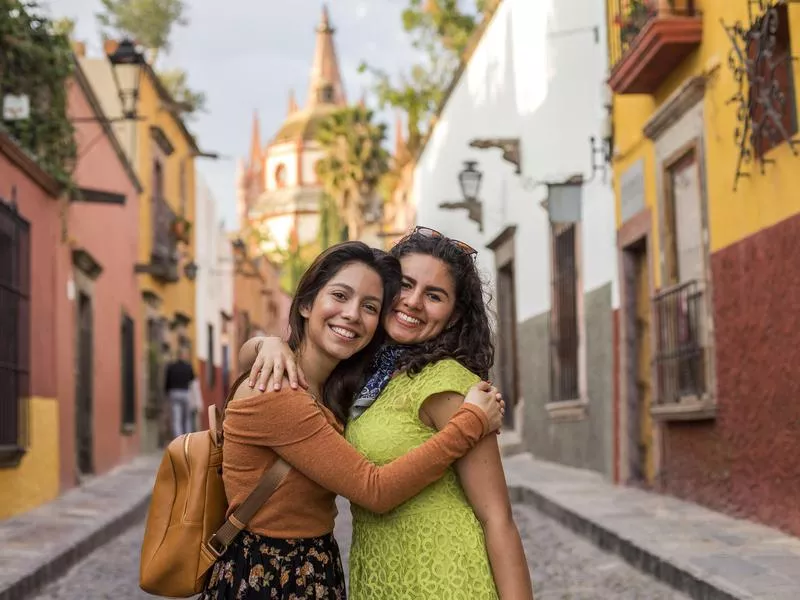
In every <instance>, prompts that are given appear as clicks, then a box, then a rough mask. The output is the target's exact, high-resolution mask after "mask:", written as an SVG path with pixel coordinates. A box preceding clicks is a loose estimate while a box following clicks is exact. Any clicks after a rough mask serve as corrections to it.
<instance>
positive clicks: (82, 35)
mask: <svg viewBox="0 0 800 600" xmlns="http://www.w3.org/2000/svg"><path fill="white" fill-rule="evenodd" d="M44 4H46V5H49V8H50V11H51V12H52V14H53V16H55V17H62V16H66V17H70V18H73V19H75V20H76V21H77V31H76V37H77V38H78V39H81V40H84V41H86V42H87V43H88V50H87V51H88V53H90V54H95V55H97V54H99V53H100V43H99V35H98V28H97V22H96V20H95V17H94V14H95V13H96V12H97V11H98V10H99V6H100V2H99V0H45V2H44ZM187 4H188V5H189V19H190V21H191V22H190V23H189V25H188V26H187V27H180V28H178V29H176V30H175V31H174V33H173V36H172V37H173V40H172V50H171V52H170V53H169V54H168V55H166V56H164V57H163V58H162V59H159V63H160V64H161V65H163V66H164V67H171V66H176V67H181V68H184V69H186V70H187V71H188V73H189V83H190V85H191V87H193V88H196V89H199V90H203V91H204V92H205V93H206V95H207V96H208V113H207V114H200V115H198V116H197V117H196V118H194V119H193V120H192V121H190V122H189V128H190V129H191V130H192V132H193V133H194V134H195V135H196V136H197V139H198V142H199V145H200V147H201V149H202V150H206V151H211V152H218V153H219V154H220V155H221V156H222V157H223V158H221V159H220V160H218V161H211V160H207V159H198V162H197V168H198V171H199V172H200V173H201V175H202V177H203V178H204V179H205V180H206V181H207V182H208V184H209V186H210V187H211V189H212V191H213V193H214V196H215V198H216V201H217V206H218V211H219V212H220V213H221V215H222V216H223V217H224V218H225V220H226V222H227V223H228V224H229V225H232V224H233V223H234V221H235V215H236V208H235V189H234V176H235V171H236V162H237V160H238V158H239V157H242V156H244V155H245V154H246V153H247V151H248V149H249V142H250V131H251V122H252V115H253V111H254V110H258V112H259V115H260V118H261V135H262V138H261V139H262V142H266V141H267V140H269V138H270V137H272V135H273V134H274V133H275V131H276V129H277V128H278V126H279V125H280V124H281V122H282V121H283V119H284V117H285V116H286V109H287V103H288V95H289V90H290V89H291V88H294V89H295V91H296V94H297V99H298V102H300V103H301V104H304V103H305V100H306V94H307V90H308V76H309V70H310V67H311V61H312V56H313V49H314V28H315V27H316V25H317V23H318V22H319V18H320V11H321V7H322V2H321V1H320V0H277V1H276V0H187ZM405 5H406V1H405V0H330V1H329V2H328V7H329V11H330V15H331V22H332V24H333V26H334V27H335V28H336V47H337V51H338V55H339V63H340V68H341V71H342V77H343V78H344V82H345V86H346V88H347V93H348V97H349V99H351V100H357V99H358V98H359V97H360V96H361V93H362V91H363V90H364V89H365V88H366V87H367V86H368V83H369V82H368V79H367V76H366V75H359V74H358V73H357V69H358V65H359V63H360V62H361V61H362V60H363V59H367V60H368V61H370V62H371V63H372V64H375V65H377V66H380V67H383V68H386V69H387V70H389V71H390V72H396V71H398V70H400V69H401V68H403V66H404V65H406V64H408V62H409V61H410V59H411V56H412V55H411V50H410V48H409V44H408V41H407V39H406V37H405V34H404V33H403V30H402V26H401V22H400V12H401V10H402V8H403V7H404V6H405ZM381 116H382V118H383V119H384V120H389V119H391V118H393V117H392V115H391V114H383V115H381ZM392 130H393V128H390V132H391V131H392Z"/></svg>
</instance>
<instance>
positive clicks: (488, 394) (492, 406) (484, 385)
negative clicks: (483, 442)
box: [464, 381, 506, 433]
mask: <svg viewBox="0 0 800 600" xmlns="http://www.w3.org/2000/svg"><path fill="white" fill-rule="evenodd" d="M464 403H465V404H474V405H475V406H477V407H478V408H480V409H481V410H482V411H483V412H485V413H486V417H487V418H488V419H489V431H497V432H498V433H499V432H500V428H501V427H502V426H503V415H504V414H505V412H506V403H505V401H504V400H503V395H502V394H501V393H500V392H499V391H498V390H497V388H496V387H494V386H493V385H492V384H491V383H489V382H488V381H480V382H478V383H476V384H475V385H473V386H472V387H471V388H469V391H467V395H466V396H465V397H464Z"/></svg>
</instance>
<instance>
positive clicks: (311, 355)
mask: <svg viewBox="0 0 800 600" xmlns="http://www.w3.org/2000/svg"><path fill="white" fill-rule="evenodd" d="M399 285H400V267H399V263H398V262H397V261H396V259H394V258H392V257H390V256H388V255H387V254H386V253H384V252H381V251H376V250H373V249H371V248H369V247H368V246H366V245H365V244H362V243H361V242H345V243H343V244H339V245H337V246H334V247H332V248H330V249H329V250H327V251H326V252H324V253H323V254H321V255H320V256H319V257H318V258H317V259H316V260H315V261H314V263H313V264H312V265H311V267H310V268H309V269H308V271H307V272H306V273H305V275H304V276H303V277H302V279H301V280H300V283H299V285H298V289H297V293H296V296H295V299H294V301H293V303H292V307H291V311H290V326H291V329H292V331H291V337H290V340H289V345H290V347H291V348H292V350H293V351H294V352H295V354H296V360H297V364H298V365H299V366H301V368H302V369H303V371H304V372H305V375H306V379H307V382H308V390H307V391H306V390H303V391H295V390H291V389H286V390H283V391H277V392H276V391H269V392H266V393H260V392H258V391H256V390H252V389H251V388H250V387H249V386H248V385H247V384H246V383H241V384H240V385H239V386H238V389H237V390H236V392H235V394H234V397H233V399H232V400H231V402H230V403H229V405H228V408H227V411H226V415H225V421H224V460H223V481H224V484H225V492H226V495H227V497H228V501H229V504H230V510H231V511H233V510H235V509H236V507H237V506H239V504H241V502H242V501H243V500H244V498H246V497H247V495H248V494H249V493H250V491H251V490H252V489H253V488H254V486H255V485H256V483H257V482H258V480H259V478H260V477H261V475H262V473H264V471H265V469H268V468H269V467H270V466H271V465H272V464H273V463H274V462H275V461H276V460H277V458H278V457H281V458H283V459H284V460H285V461H286V462H288V463H289V464H290V465H291V466H292V467H293V468H292V470H291V471H290V472H289V474H288V475H287V476H286V478H285V479H284V480H283V482H282V483H281V485H280V486H279V487H278V488H277V490H276V491H275V493H274V494H273V495H272V496H271V497H270V499H269V500H268V501H267V502H266V503H265V504H264V506H263V507H262V508H261V509H260V510H259V512H258V513H257V514H256V515H255V517H254V518H253V519H252V520H251V521H250V523H248V525H247V528H246V530H245V531H243V532H242V534H241V535H240V536H239V537H238V538H237V539H236V540H234V542H233V544H231V545H230V546H229V547H228V549H227V550H226V552H225V553H224V554H223V556H222V557H221V559H220V560H219V561H218V562H217V564H216V565H215V566H214V568H213V571H212V574H211V577H210V578H209V582H208V585H207V587H206V589H205V591H204V592H203V594H202V595H201V600H223V599H224V600H256V599H258V600H261V599H263V600H267V599H273V598H278V599H287V598H293V599H297V600H300V599H306V598H314V599H343V598H344V597H345V585H344V575H343V571H342V565H341V560H340V557H339V550H338V547H337V545H336V541H335V540H334V538H333V535H332V533H331V532H332V531H333V525H334V517H335V515H336V508H335V503H334V500H335V497H336V494H341V495H343V496H345V497H347V498H349V499H350V500H352V501H353V502H356V503H358V504H359V505H361V506H365V507H368V508H369V509H370V510H372V511H375V512H378V513H380V512H386V511H388V510H390V509H392V508H394V507H395V506H397V505H399V504H401V503H402V502H404V501H405V500H408V499H409V498H411V497H412V496H414V495H415V494H417V493H418V492H419V491H421V490H422V489H423V488H424V487H425V486H426V485H428V484H430V483H432V482H433V481H436V480H437V479H438V478H440V477H441V476H442V475H443V474H444V473H445V471H446V470H447V468H448V467H449V466H450V464H452V463H453V462H454V461H455V460H457V459H458V458H460V457H461V456H463V455H464V454H466V453H467V452H468V451H469V450H470V449H471V448H472V447H474V446H475V444H477V442H478V441H479V440H480V439H482V438H483V437H484V436H486V435H488V434H489V433H490V432H493V431H495V430H496V429H498V428H499V427H500V425H501V421H502V412H503V404H502V400H500V398H499V394H498V393H497V390H496V389H494V388H491V387H490V386H489V385H488V384H486V383H481V384H477V385H476V386H473V388H472V389H471V390H470V391H469V393H467V395H466V398H465V402H464V404H463V406H462V407H461V408H460V409H459V410H458V411H457V412H456V413H455V414H454V415H453V417H452V419H450V421H449V423H448V424H447V425H446V426H445V427H443V428H442V430H441V431H440V432H439V433H438V434H437V435H435V436H433V437H432V438H431V439H430V440H428V441H427V442H426V443H424V444H422V445H420V446H419V447H417V448H415V449H413V450H411V451H410V452H408V453H407V454H405V455H404V456H402V457H400V458H398V459H397V460H396V461H394V462H392V463H390V464H387V465H385V466H383V467H380V468H379V467H376V466H375V465H373V464H372V463H370V462H369V461H367V460H366V459H365V458H364V457H363V456H362V455H361V454H360V453H359V452H358V451H356V450H355V449H354V448H353V447H352V446H350V445H349V444H348V443H347V441H345V439H344V437H343V436H342V431H343V423H344V420H345V418H346V412H345V407H347V406H349V404H350V399H351V397H352V395H353V392H354V391H355V388H356V387H357V386H358V383H359V381H360V379H361V375H362V373H363V370H364V368H365V367H366V365H367V364H368V363H369V361H370V360H371V359H372V358H373V354H374V351H375V350H376V349H377V348H379V347H380V345H381V343H382V342H383V332H382V330H381V328H380V322H381V319H382V317H383V316H385V313H386V311H387V310H388V309H389V307H390V306H391V305H392V302H393V300H394V297H395V295H396V294H397V292H398V289H399Z"/></svg>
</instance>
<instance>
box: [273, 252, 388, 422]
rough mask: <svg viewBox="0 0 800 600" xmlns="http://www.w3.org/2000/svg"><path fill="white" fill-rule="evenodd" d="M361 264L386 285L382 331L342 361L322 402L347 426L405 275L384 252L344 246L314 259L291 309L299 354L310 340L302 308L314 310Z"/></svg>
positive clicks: (294, 346) (291, 342)
mask: <svg viewBox="0 0 800 600" xmlns="http://www.w3.org/2000/svg"><path fill="white" fill-rule="evenodd" d="M352 263H361V264H363V265H365V266H367V267H369V268H370V269H372V270H373V271H375V272H376V273H377V274H378V275H379V276H380V278H381V281H383V302H382V305H381V314H380V321H379V324H378V328H377V330H376V331H375V335H374V336H373V338H372V340H371V341H370V343H369V344H367V346H365V347H364V348H363V349H362V350H360V351H359V352H356V353H355V354H354V355H353V356H351V357H350V358H347V359H345V360H343V361H341V362H340V363H339V364H338V365H337V366H336V368H335V369H334V370H333V373H331V375H330V377H328V379H327V381H326V382H325V385H324V387H323V390H322V395H323V398H322V402H323V404H324V405H325V406H327V407H328V408H329V409H330V410H331V411H332V412H333V414H335V415H336V418H338V419H339V420H340V421H341V422H342V423H344V422H346V420H347V414H348V412H349V411H350V405H351V404H352V403H353V398H354V396H355V394H356V392H357V391H358V388H359V385H360V384H361V381H362V380H363V376H364V370H365V369H366V368H367V367H368V366H369V363H370V361H371V360H372V358H373V357H374V355H375V352H376V351H377V350H378V349H379V348H380V347H381V344H383V342H384V341H385V339H386V333H385V331H384V329H383V325H382V323H383V320H384V317H385V316H386V313H387V312H388V311H389V310H390V309H391V307H392V303H393V302H394V299H395V297H396V296H397V294H398V292H399V291H400V282H401V278H402V273H401V271H400V263H399V262H398V261H397V259H396V258H394V257H392V256H391V255H389V254H387V253H386V252H384V251H382V250H376V249H374V248H370V247H369V246H367V245H366V244H364V243H363V242H342V243H341V244H336V245H335V246H331V247H330V248H328V249H327V250H325V251H324V252H323V253H322V254H320V255H319V256H317V258H316V259H314V262H313V263H311V266H310V267H309V268H308V269H307V270H306V272H305V273H303V276H302V277H301V278H300V282H299V283H298V284H297V291H296V292H295V295H294V299H293V300H292V306H291V308H290V309H289V327H290V332H289V339H288V340H287V342H288V344H289V347H290V348H291V349H292V351H293V352H297V351H298V350H299V349H300V348H301V347H302V345H303V341H304V340H305V337H306V319H305V317H303V315H301V314H300V311H301V309H302V308H311V306H313V304H314V300H316V298H317V294H319V292H320V290H321V289H322V288H324V287H325V285H326V284H327V283H328V282H329V281H330V280H331V279H333V278H334V277H335V276H336V274H337V273H338V272H339V271H341V270H342V269H343V268H344V267H345V266H347V265H349V264H352Z"/></svg>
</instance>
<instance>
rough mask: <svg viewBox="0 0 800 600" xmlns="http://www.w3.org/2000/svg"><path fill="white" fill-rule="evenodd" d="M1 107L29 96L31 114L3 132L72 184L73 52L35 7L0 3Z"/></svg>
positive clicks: (18, 0)
mask: <svg viewBox="0 0 800 600" xmlns="http://www.w3.org/2000/svg"><path fill="white" fill-rule="evenodd" d="M0 48H1V49H2V52H0V103H2V101H3V99H4V98H5V97H6V96H9V95H16V96H27V97H28V99H29V101H30V115H29V117H28V118H25V119H18V120H10V121H3V123H2V128H3V129H4V130H5V131H6V132H7V133H9V134H10V135H11V136H12V137H14V138H15V139H16V140H17V141H18V142H19V143H20V145H21V146H22V147H23V148H25V149H26V150H27V151H28V152H30V153H31V154H32V155H33V156H34V157H35V158H36V159H37V160H38V162H39V164H40V165H41V166H42V167H43V168H44V169H45V170H47V171H48V172H50V173H51V174H52V175H53V176H54V177H55V178H56V179H57V180H58V181H60V182H61V183H63V184H65V185H69V184H70V183H71V180H72V171H73V169H74V168H75V162H76V156H77V148H76V144H75V138H74V133H75V131H74V128H73V126H72V123H71V122H70V120H69V118H68V117H67V103H68V92H69V85H68V84H69V78H70V76H71V75H72V68H73V59H72V47H71V45H70V42H69V39H68V37H67V36H66V35H65V34H64V33H60V32H57V31H56V29H55V28H54V25H53V22H52V21H51V20H50V19H48V18H47V17H46V16H44V15H43V14H41V13H40V12H39V9H38V7H37V5H36V3H35V2H30V1H22V0H0Z"/></svg>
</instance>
